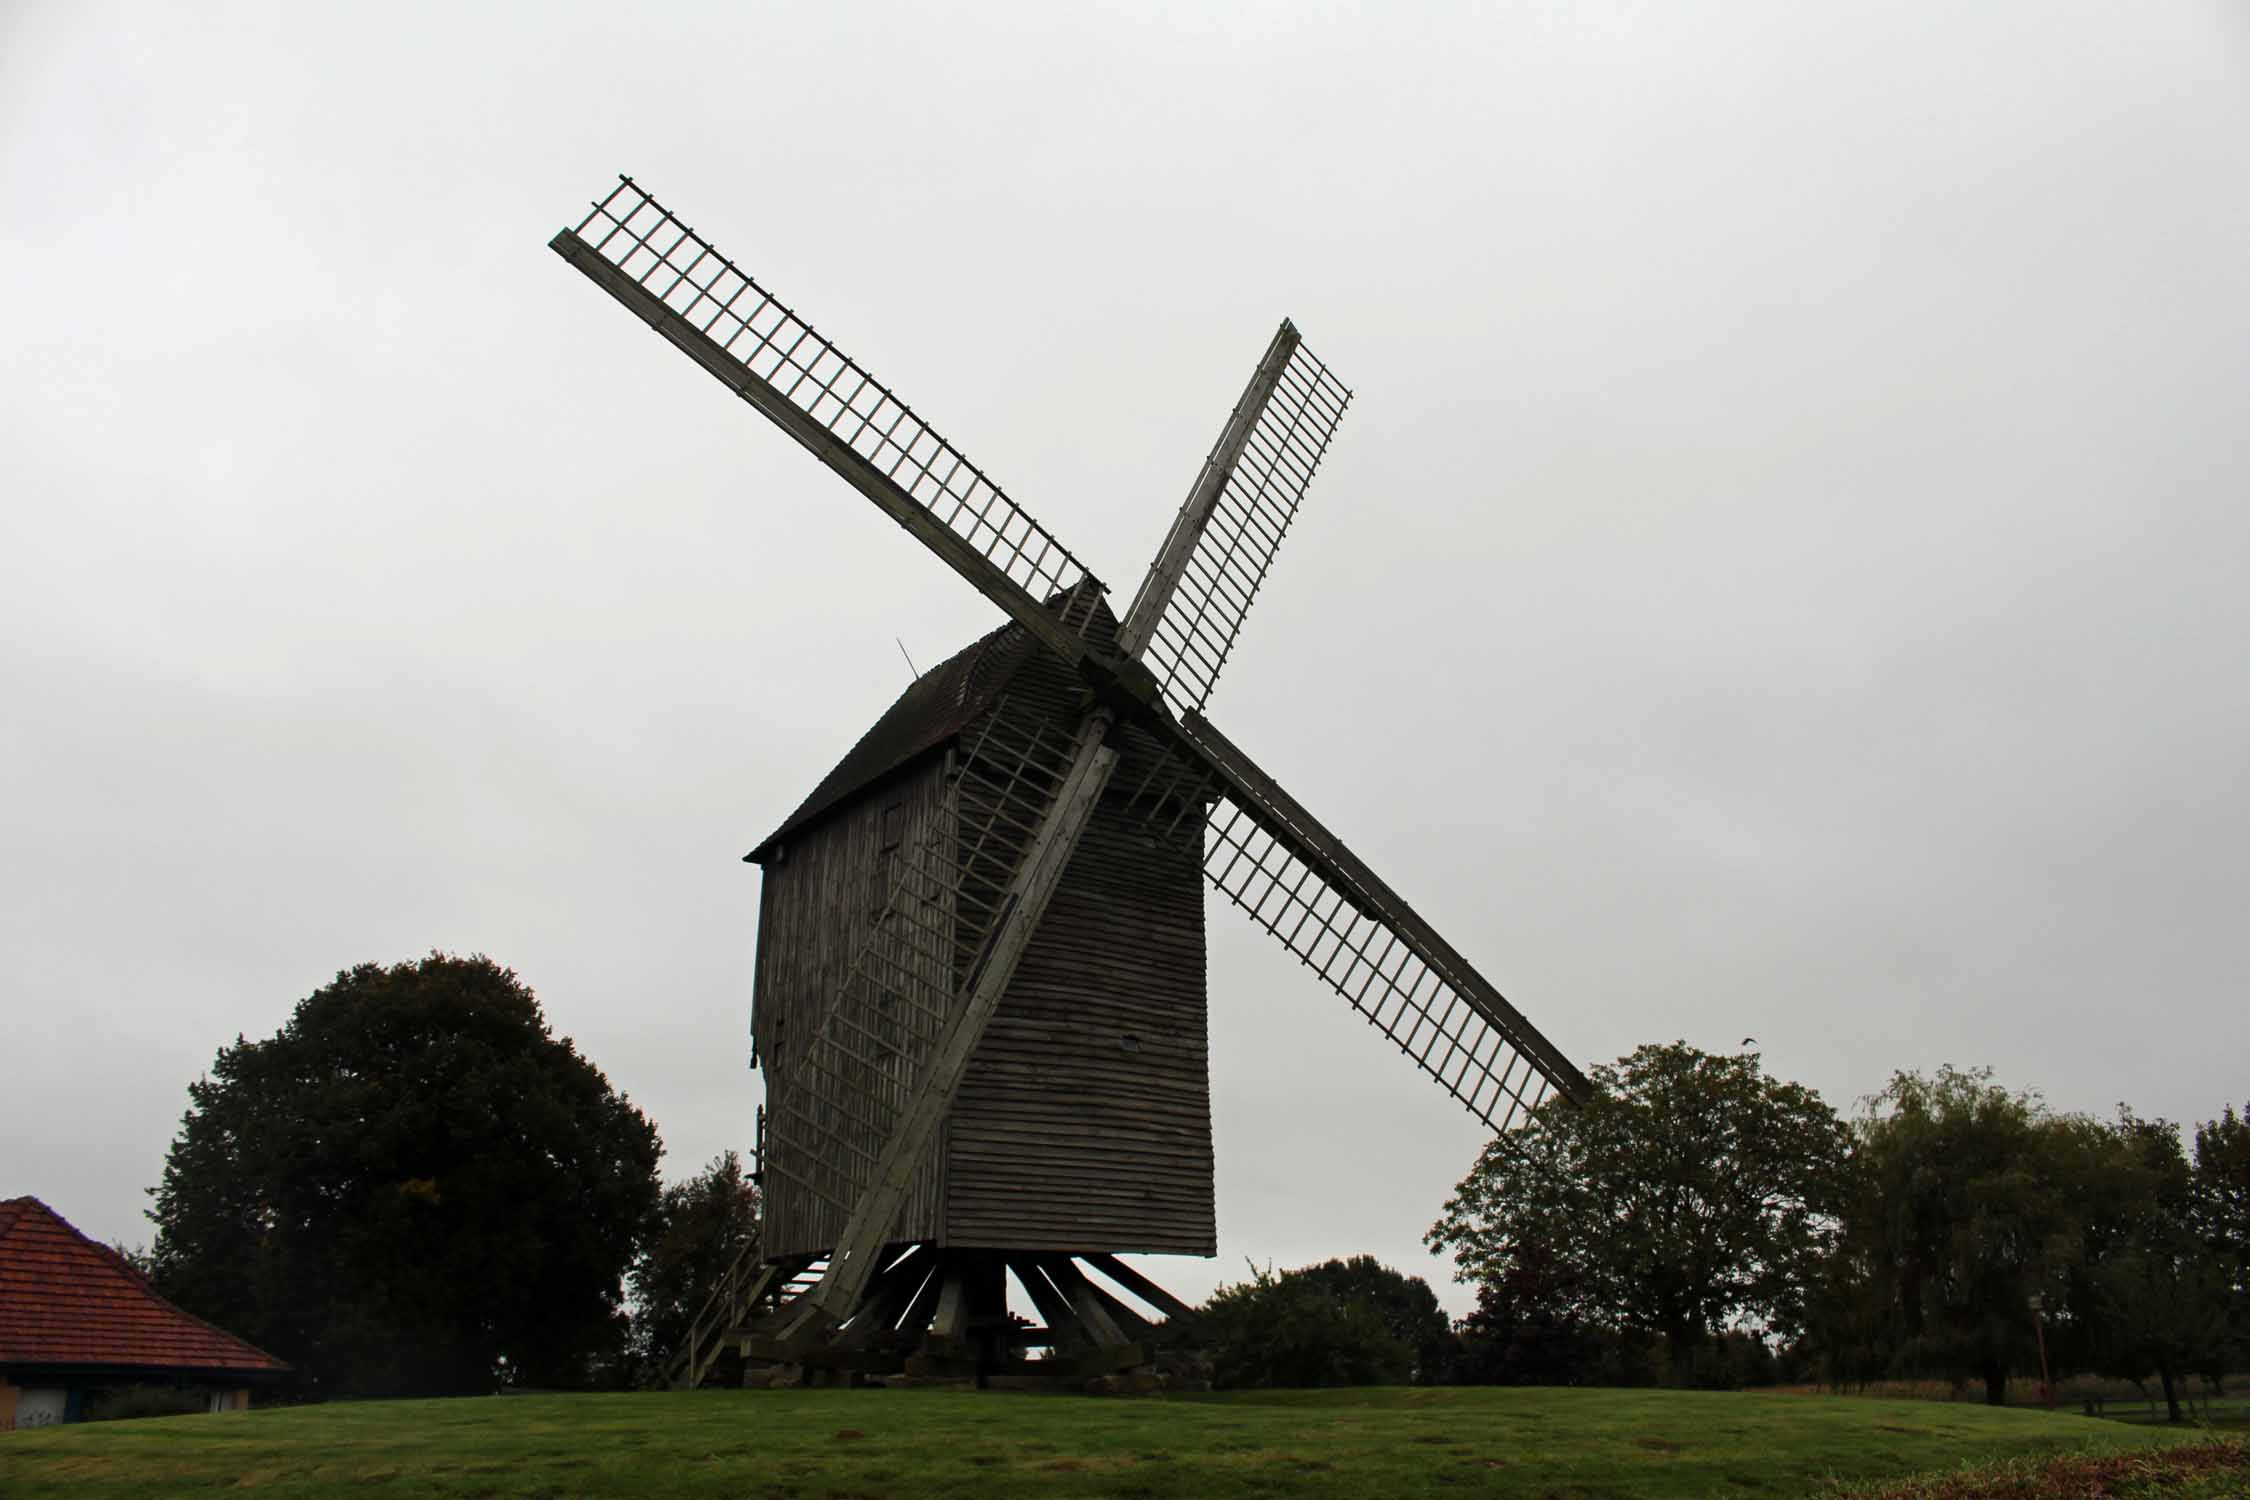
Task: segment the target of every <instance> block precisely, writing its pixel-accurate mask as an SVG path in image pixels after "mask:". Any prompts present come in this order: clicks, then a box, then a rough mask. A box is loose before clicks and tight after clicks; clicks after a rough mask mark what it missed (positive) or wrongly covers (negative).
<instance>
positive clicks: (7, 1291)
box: [0, 1198, 289, 1372]
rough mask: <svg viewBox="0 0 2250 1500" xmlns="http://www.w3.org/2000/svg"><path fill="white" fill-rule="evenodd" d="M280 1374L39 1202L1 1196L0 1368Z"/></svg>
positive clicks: (279, 1366)
mask: <svg viewBox="0 0 2250 1500" xmlns="http://www.w3.org/2000/svg"><path fill="white" fill-rule="evenodd" d="M6 1365H125V1366H133V1367H138V1368H142V1369H177V1370H230V1371H243V1372H249V1371H275V1372H278V1371H282V1370H286V1369H288V1368H289V1366H287V1365H286V1364H283V1363H282V1362H281V1361H280V1360H278V1359H275V1358H274V1357H273V1356H272V1355H270V1354H268V1353H266V1352H265V1351H264V1350H262V1349H257V1348H254V1347H252V1346H251V1345H249V1344H246V1343H244V1342H243V1341H242V1340H241V1339H238V1338H236V1337H235V1336H234V1335H233V1334H231V1333H226V1332H224V1331H222V1330H220V1329H217V1328H213V1327H212V1326H211V1325H210V1324H208V1323H206V1322H204V1321H203V1320H202V1319H201V1318H198V1317H193V1316H191V1315H190V1314H188V1313H184V1312H182V1311H180V1310H179V1309H178V1308H176V1307H174V1306H173V1305H172V1304H171V1303H169V1302H167V1301H165V1300H164V1299H163V1298H162V1297H159V1296H158V1295H157V1294H156V1288H155V1287H153V1286H151V1285H150V1284H149V1280H148V1278H147V1277H145V1276H143V1275H142V1274H141V1273H140V1272H138V1271H136V1270H134V1269H133V1268H132V1267H131V1266H130V1265H128V1264H126V1262H125V1258H124V1257H123V1256H121V1255H119V1254H118V1253H117V1252H116V1251H114V1250H112V1249H110V1248H109V1247H108V1246H107V1245H98V1244H96V1243H95V1242H94V1241H92V1240H90V1239H88V1238H86V1236H84V1235H82V1234H80V1233H79V1232H78V1231H77V1230H75V1229H73V1228H71V1227H70V1224H69V1223H68V1222H67V1221H66V1220H65V1219H64V1218H63V1216H62V1215H61V1214H58V1213H56V1212H55V1211H54V1210H53V1209H51V1208H49V1207H48V1206H47V1205H46V1204H44V1203H41V1202H40V1201H39V1200H38V1199H37V1198H9V1199H6V1200H4V1201H0V1366H6Z"/></svg>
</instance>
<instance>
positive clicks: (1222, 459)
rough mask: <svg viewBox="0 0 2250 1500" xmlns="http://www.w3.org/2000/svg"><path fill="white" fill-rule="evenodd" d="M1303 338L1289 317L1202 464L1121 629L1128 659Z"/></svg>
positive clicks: (1164, 602)
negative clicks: (1300, 337)
mask: <svg viewBox="0 0 2250 1500" xmlns="http://www.w3.org/2000/svg"><path fill="white" fill-rule="evenodd" d="M1300 342H1301V340H1300V339H1299V338H1298V336H1297V328H1296V325H1295V324H1293V323H1291V322H1290V321H1289V320H1288V319H1286V318H1284V319H1282V321H1281V328H1280V330H1279V331H1278V332H1276V333H1275V334H1274V336H1273V342H1272V343H1271V344H1268V345H1267V346H1266V353H1265V357H1264V358H1263V359H1261V360H1259V361H1258V368H1257V369H1255V370H1253V371H1251V372H1250V384H1249V385H1247V386H1245V387H1244V388H1243V391H1242V399H1241V400H1239V401H1237V402H1235V404H1234V411H1233V412H1232V414H1230V415H1229V416H1228V417H1227V424H1226V426H1224V427H1222V428H1220V429H1219V441H1218V442H1217V444H1216V445H1214V446H1213V447H1212V449H1211V456H1210V457H1209V458H1206V459H1205V460H1204V461H1203V469H1202V472H1200V473H1198V474H1197V475H1196V476H1195V483H1194V484H1193V485H1191V486H1190V487H1189V489H1188V495H1187V499H1185V500H1183V501H1182V502H1180V513H1179V514H1178V515H1177V516H1175V517H1173V519H1172V529H1171V531H1169V532H1168V533H1166V534H1165V537H1164V545H1163V546H1161V547H1159V548H1157V550H1156V560H1155V561H1154V562H1152V563H1150V564H1149V565H1148V577H1147V578H1145V579H1143V580H1142V581H1141V588H1140V592H1139V593H1137V594H1135V595H1134V596H1133V605H1132V608H1130V609H1128V610H1127V611H1126V612H1125V623H1124V624H1123V625H1121V626H1119V627H1118V631H1117V649H1118V650H1119V651H1120V652H1121V653H1122V654H1123V655H1124V656H1125V658H1126V660H1128V661H1139V660H1140V659H1141V653H1142V652H1143V651H1144V650H1146V649H1147V648H1148V638H1149V636H1150V635H1151V634H1152V633H1154V631H1155V630H1156V623H1157V621H1159V620H1161V619H1163V618H1164V610H1165V608H1166V606H1168V605H1169V604H1171V602H1172V595H1173V594H1174V593H1176V592H1177V591H1178V590H1179V587H1180V575H1181V574H1182V573H1183V572H1185V571H1186V569H1187V565H1188V559H1189V558H1191V557H1193V556H1194V555H1195V544H1196V543H1197V542H1199V541H1201V540H1202V539H1203V529H1204V528H1205V527H1206V526H1208V525H1210V523H1211V509H1212V507H1213V506H1215V505H1217V504H1218V503H1219V496H1220V495H1221V494H1222V493H1224V492H1225V490H1226V487H1227V480H1229V479H1230V478H1232V477H1233V476H1234V466H1235V464H1236V463H1237V462H1238V461H1239V460H1240V459H1241V457H1242V445H1243V444H1244V443H1246V442H1248V441H1250V432H1251V429H1252V428H1254V427H1256V426H1257V425H1258V418H1259V417H1260V416H1261V415H1263V414H1264V412H1265V409H1266V403H1267V402H1269V401H1271V400H1272V399H1273V388H1274V386H1275V385H1277V384H1279V383H1280V380H1281V372H1282V370H1283V368H1284V367H1285V366H1287V365H1288V363H1289V356H1290V355H1292V354H1294V353H1296V352H1297V345H1298V344H1299V343H1300Z"/></svg>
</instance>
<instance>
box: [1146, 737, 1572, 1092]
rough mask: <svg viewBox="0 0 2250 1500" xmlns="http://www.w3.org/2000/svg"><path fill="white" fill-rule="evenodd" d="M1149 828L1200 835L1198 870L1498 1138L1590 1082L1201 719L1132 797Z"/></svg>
mask: <svg viewBox="0 0 2250 1500" xmlns="http://www.w3.org/2000/svg"><path fill="white" fill-rule="evenodd" d="M1133 795H1134V799H1135V804H1136V806H1137V807H1138V808H1139V809H1140V811H1141V813H1142V816H1143V818H1144V820H1145V821H1146V823H1147V824H1148V825H1149V827H1150V828H1151V830H1152V831H1153V832H1155V833H1158V834H1159V835H1163V836H1168V837H1172V838H1197V837H1200V838H1202V840H1203V842H1204V861H1203V869H1204V874H1205V876H1206V877H1207V878H1208V879H1209V880H1210V882H1211V884H1212V885H1213V886H1215V887H1216V888H1217V889H1218V890H1219V891H1220V892H1221V893H1222V894H1223V895H1225V896H1226V897H1227V899H1228V900H1230V901H1232V902H1234V904H1235V905H1237V906H1239V907H1241V908H1242V909H1243V910H1244V911H1246V912H1248V913H1249V914H1250V915H1251V916H1252V917H1253V918H1255V919H1256V920H1257V922H1258V924H1259V925H1260V926H1262V927H1264V928H1265V929H1266V930H1267V931H1268V932H1270V933H1272V934H1273V935H1274V936H1275V937H1276V938H1277V939H1279V940H1280V942H1281V945H1282V946H1283V947H1285V948H1287V949H1289V951H1290V952H1292V953H1294V954H1296V955H1297V957H1298V959H1299V961H1301V962H1302V963H1303V964H1304V965H1305V966H1306V967H1307V968H1309V969H1311V970H1312V971H1313V972H1314V973H1315V974H1316V975H1318V976H1319V977H1320V979H1321V982H1322V983H1324V984H1326V985H1327V986H1328V987H1329V988H1330V989H1332V990H1334V991H1335V992H1336V993H1337V994H1339V995H1341V996H1343V997H1344V999H1345V1000H1346V1001H1347V1002H1349V1003H1350V1005H1351V1007H1352V1008H1353V1009H1354V1010H1356V1011H1358V1012H1359V1013H1360V1014H1361V1015H1362V1016H1363V1017H1365V1018H1366V1020H1367V1021H1368V1023H1369V1024H1371V1025H1372V1026H1374V1028H1375V1029H1376V1030H1377V1031H1380V1032H1382V1033H1383V1035H1385V1036H1386V1037H1389V1038H1390V1040H1391V1042H1392V1043H1393V1044H1394V1045H1395V1046H1396V1047H1397V1048H1398V1049H1399V1051H1401V1052H1402V1053H1404V1054H1405V1055H1406V1056H1407V1057H1408V1058H1409V1059H1411V1060H1412V1061H1413V1063H1414V1064H1415V1066H1417V1067H1419V1068H1420V1069H1421V1070H1422V1071H1423V1072H1425V1073H1427V1074H1429V1075H1430V1076H1431V1077H1432V1078H1434V1079H1435V1080H1437V1083H1438V1085H1439V1086H1440V1087H1441V1088H1443V1089H1444V1090H1445V1091H1446V1092H1447V1093H1449V1094H1451V1095H1452V1096H1453V1097H1454V1098H1455V1099H1458V1100H1459V1101H1460V1102H1461V1103H1462V1105H1463V1106H1465V1107H1466V1108H1467V1109H1468V1111H1469V1113H1471V1114H1473V1115H1475V1116H1476V1117H1477V1118H1478V1119H1480V1120H1482V1121H1484V1122H1485V1123H1486V1124H1487V1125H1489V1126H1491V1127H1492V1128H1493V1129H1495V1130H1503V1131H1504V1130H1506V1129H1508V1128H1509V1127H1510V1126H1511V1125H1513V1124H1514V1123H1515V1122H1516V1119H1517V1117H1518V1116H1519V1115H1521V1114H1522V1113H1523V1112H1524V1111H1526V1110H1529V1109H1534V1108H1537V1107H1538V1105H1539V1104H1540V1103H1541V1102H1542V1101H1543V1100H1544V1099H1545V1098H1546V1097H1547V1095H1548V1094H1549V1093H1550V1092H1552V1091H1554V1090H1557V1089H1559V1090H1561V1091H1562V1092H1563V1093H1565V1094H1568V1095H1570V1096H1572V1097H1574V1098H1575V1097H1580V1096H1582V1095H1583V1093H1584V1091H1585V1088H1586V1080H1585V1077H1584V1075H1583V1074H1581V1073H1580V1072H1579V1071H1578V1069H1577V1068H1576V1067H1574V1066H1573V1065H1572V1064H1571V1062H1570V1060H1569V1059H1568V1058H1566V1057H1565V1056H1563V1054H1562V1052H1561V1051H1560V1049H1558V1048H1557V1047H1556V1046H1555V1045H1554V1043H1552V1042H1550V1041H1548V1040H1547V1038H1546V1037H1545V1036H1544V1035H1542V1034H1541V1033H1540V1031H1539V1029H1538V1028H1537V1027H1535V1026H1533V1025H1532V1024H1531V1022H1530V1021H1529V1020H1528V1019H1526V1018H1525V1016H1524V1015H1523V1013H1522V1012H1521V1011H1518V1010H1517V1009H1516V1008H1515V1007H1514V1006H1513V1005H1511V1004H1509V1003H1508V1001H1507V1000H1506V999H1505V998H1504V997H1502V995H1501V994H1500V992H1499V991H1498V990H1496V989H1494V988H1493V987H1492V985H1491V984H1490V983H1488V982H1487V981H1486V980H1485V978H1484V976H1483V975H1481V974H1479V973H1478V972H1477V971H1476V969H1475V968H1474V967H1473V966H1472V965H1471V964H1470V963H1469V961H1468V960H1467V959H1465V958H1463V957H1462V956H1461V954H1460V953H1459V952H1458V951H1456V950H1455V949H1454V947H1453V946H1452V944H1450V943H1448V942H1446V941H1445V939H1444V938H1443V937H1442V936H1440V935H1439V934H1438V932H1437V930H1436V929H1435V928H1433V927H1431V926H1430V925H1429V924H1428V923H1427V922H1425V921H1424V920H1423V919H1422V918H1421V916H1420V915H1419V914H1418V913H1416V912H1415V910H1414V909H1413V908H1412V907H1411V906H1409V905H1407V903H1406V901H1405V900H1404V899H1403V898H1402V897H1400V896H1399V895H1398V893H1397V892H1395V891H1393V890H1392V889H1391V888H1390V886H1389V885H1388V884H1387V883H1385V882H1384V881H1383V880H1382V878H1381V877H1379V876H1378V875H1376V874H1375V872H1374V871H1373V870H1371V869H1369V868H1368V867H1367V865H1366V864H1365V862H1363V861H1362V860H1361V859H1360V858H1359V856H1358V855H1356V854H1354V853H1352V851H1351V850H1350V848H1349V847H1348V846H1346V845H1345V843H1344V842H1343V840H1341V839H1339V838H1337V837H1336V836H1335V835H1334V834H1333V833H1330V832H1329V831H1328V829H1327V828H1326V827H1325V826H1323V825H1322V824H1321V822H1320V821H1319V820H1318V819H1317V818H1315V817H1314V816H1313V815H1312V813H1311V812H1310V811H1308V810H1307V809H1306V808H1305V806H1304V805H1303V804H1302V803H1300V802H1298V801H1297V800H1296V799H1295V798H1294V797H1292V796H1290V795H1289V794H1288V793H1287V792H1286V791H1284V790H1282V788H1281V786H1280V784H1279V783H1277V782H1276V781H1274V779H1273V778H1272V777H1270V776H1268V775H1267V774H1266V773H1265V772H1264V771H1263V770H1262V769H1260V768H1259V766H1258V765H1257V763H1256V762H1254V761H1252V760H1251V759H1250V757H1249V756H1248V755H1246V754H1244V753H1243V752H1242V751H1241V750H1240V749H1239V748H1238V747H1236V746H1235V744H1234V743H1233V742H1232V741H1231V740H1229V739H1227V738H1226V736H1225V735H1223V734H1221V733H1220V732H1219V731H1218V729H1217V728H1216V727H1214V726H1213V725H1212V724H1211V723H1210V722H1209V721H1208V720H1205V719H1203V718H1202V717H1201V716H1199V715H1196V714H1190V715H1188V716H1187V718H1186V720H1185V721H1184V723H1183V724H1182V726H1181V731H1180V733H1179V734H1178V736H1177V738H1176V739H1175V742H1174V744H1173V746H1172V748H1171V751H1170V753H1169V754H1167V755H1166V756H1165V757H1164V758H1163V760H1162V761H1160V762H1159V763H1158V765H1157V766H1156V767H1155V768H1154V769H1152V770H1151V771H1150V772H1149V773H1148V774H1147V775H1146V776H1145V777H1144V778H1143V779H1142V782H1141V784H1140V786H1139V787H1137V788H1136V789H1135V791H1134V794H1133Z"/></svg>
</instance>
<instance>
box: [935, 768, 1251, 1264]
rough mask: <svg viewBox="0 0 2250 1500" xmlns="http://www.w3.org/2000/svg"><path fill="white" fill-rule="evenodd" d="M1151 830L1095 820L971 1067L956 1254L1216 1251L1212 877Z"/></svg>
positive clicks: (950, 1126)
mask: <svg viewBox="0 0 2250 1500" xmlns="http://www.w3.org/2000/svg"><path fill="white" fill-rule="evenodd" d="M1113 784H1114V783H1113ZM1139 827H1140V825H1139V820H1138V819H1135V818H1133V817H1131V816H1129V815H1128V814H1127V813H1126V812H1125V811H1124V810H1123V809H1122V808H1121V807H1119V806H1118V805H1117V804H1116V802H1114V801H1111V802H1105V803H1104V805H1103V806H1102V807H1101V808H1100V809H1099V810H1098V811H1097V812H1096V813H1095V815H1094V819H1093V823H1092V825H1091V826H1090V827H1089V828H1088V829H1087V831H1086V836H1085V838H1084V839H1083V840H1082V841H1081V842H1080V843H1079V846H1078V850H1077V853H1076V855H1075V856H1074V857H1073V858H1072V860H1071V864H1070V868H1069V870H1068V872H1067V873H1066V874H1065V875H1064V876H1063V882H1062V886H1061V887H1060V889H1058V890H1057V891H1056V893H1055V897H1054V900H1053V902H1052V903H1051V904H1050V905H1049V906H1048V908H1047V916H1046V920H1045V921H1044V922H1042V923H1041V924H1040V926H1039V930H1038V932H1037V933H1036V934H1035V935H1034V936H1033V938H1032V940H1031V947H1030V949H1029V950H1028V951H1027V952H1026V953H1025V955H1024V958H1023V962H1022V964H1021V966H1020V967H1019V968H1018V969H1017V970H1016V976H1015V980H1014V982H1013V983H1012V984H1010V985H1009V987H1008V991H1007V994H1006V996H1005V997H1004V998H1003V999H1002V1000H1001V1002H1000V1009H999V1012H998V1014H996V1015H995V1016H994V1017H993V1020H992V1024H991V1026H990V1027H989V1028H988V1029H987V1030H986V1032H985V1034H984V1040H983V1042H982V1044H981V1045H980V1046H979V1047H978V1048H977V1052H976V1056H975V1058H974V1059H973V1060H972V1062H971V1063H970V1066H969V1071H968V1074H967V1077H966V1078H965V1079H964V1081H963V1083H962V1085H961V1092H960V1094H959V1096H958V1097H957V1098H956V1100H955V1101H954V1107H953V1114H952V1117H951V1119H950V1120H949V1121H948V1123H947V1127H946V1228H945V1234H946V1241H947V1243H948V1244H953V1245H985V1246H995V1247H1005V1248H1009V1249H1027V1250H1030V1249H1053V1250H1152V1251H1166V1252H1171V1253H1174V1254H1183V1255H1209V1254H1212V1253H1214V1252H1215V1251H1216V1249H1217V1227H1216V1221H1215V1218H1214V1215H1213V1207H1212V1187H1211V1087H1210V1050H1209V1042H1208V1037H1207V1032H1206V1025H1205V1014H1204V947H1203V943H1204V935H1203V886H1202V871H1201V869H1200V863H1199V861H1198V860H1197V859H1196V858H1195V856H1194V855H1193V853H1191V852H1185V851H1181V850H1179V849H1177V848H1172V847H1160V846H1153V845H1152V843H1151V841H1150V840H1148V839H1147V838H1146V837H1145V836H1144V835H1143V834H1141V832H1140V831H1139Z"/></svg>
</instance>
